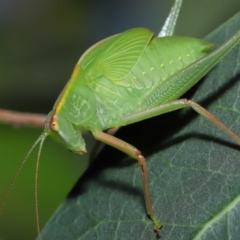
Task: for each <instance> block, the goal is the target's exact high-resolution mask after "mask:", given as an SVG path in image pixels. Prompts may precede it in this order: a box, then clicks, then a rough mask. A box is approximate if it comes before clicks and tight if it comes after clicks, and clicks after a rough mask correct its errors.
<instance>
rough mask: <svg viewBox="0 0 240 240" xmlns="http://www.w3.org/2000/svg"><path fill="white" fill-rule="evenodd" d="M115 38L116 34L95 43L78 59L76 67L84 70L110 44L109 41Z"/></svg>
mask: <svg viewBox="0 0 240 240" xmlns="http://www.w3.org/2000/svg"><path fill="white" fill-rule="evenodd" d="M117 36H118V34H116V35H113V36H110V37H108V38H105V39H103V40H101V41H100V42H97V43H95V44H94V45H93V46H91V47H90V48H89V49H88V50H87V51H86V52H85V53H84V54H83V55H82V56H81V57H80V59H79V60H78V63H77V65H80V66H81V68H82V69H85V68H86V67H87V66H88V65H89V64H90V63H91V62H92V61H93V60H94V59H95V58H96V57H97V56H98V55H99V54H101V53H102V52H103V51H104V50H105V49H106V48H107V47H108V46H109V44H111V40H113V39H114V38H115V37H117Z"/></svg>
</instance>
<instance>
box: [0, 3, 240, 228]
mask: <svg viewBox="0 0 240 240" xmlns="http://www.w3.org/2000/svg"><path fill="white" fill-rule="evenodd" d="M180 6H181V1H176V5H175V8H173V9H172V12H171V14H170V15H169V17H168V20H167V21H166V24H165V25H164V28H163V30H162V31H161V33H160V35H159V36H161V37H159V38H154V37H153V34H152V32H151V31H149V30H147V29H143V28H137V29H131V30H128V31H126V32H123V33H121V34H118V35H114V36H112V37H109V38H107V39H104V40H103V41H101V42H99V43H97V44H95V45H94V46H92V47H91V48H90V49H89V50H87V51H86V52H85V53H84V54H83V56H82V57H81V58H80V60H79V61H78V63H77V65H76V67H75V69H74V72H73V74H72V76H71V79H70V80H69V82H68V83H67V85H66V87H65V88H64V90H63V91H62V93H61V95H60V96H59V98H58V100H57V101H56V103H55V105H54V107H53V110H52V111H51V112H50V113H49V115H48V117H47V120H46V123H45V129H44V132H43V134H42V135H41V136H40V137H39V138H38V140H37V141H36V142H35V144H34V145H33V147H32V148H31V150H30V151H29V153H28V154H27V157H28V156H29V154H30V153H31V151H32V149H33V148H34V147H35V146H36V145H37V144H38V143H39V142H40V150H39V154H38V161H39V157H40V151H41V148H42V144H43V141H44V139H45V138H46V136H48V135H51V136H52V137H53V138H55V139H56V140H58V141H60V142H62V143H63V144H64V145H66V147H67V148H68V149H70V150H71V151H73V152H76V153H80V154H84V153H85V152H86V148H85V144H84V140H83V138H82V136H81V133H80V131H81V130H88V131H90V132H92V134H93V136H94V137H95V138H96V139H97V140H100V141H101V142H104V143H106V144H108V145H111V146H113V147H115V148H117V149H119V150H121V151H123V152H125V153H126V154H128V155H129V156H131V157H133V158H134V159H136V160H137V161H138V162H139V164H140V169H141V174H142V181H143V188H144V198H145V203H146V208H147V213H148V215H149V216H150V218H151V219H152V220H153V223H154V228H155V230H156V231H158V230H159V229H160V228H161V224H160V222H159V221H158V220H157V217H156V216H155V214H154V212H153V209H152V204H151V201H150V194H149V187H148V180H147V166H146V161H145V158H144V156H143V155H142V154H141V152H140V151H139V150H138V149H136V148H135V147H133V146H132V145H130V144H128V143H126V142H124V141H122V140H120V139H117V138H115V137H113V136H110V135H108V134H106V133H104V132H103V131H104V130H107V129H109V128H113V127H120V126H124V125H128V124H131V123H134V122H137V121H141V120H144V119H147V118H151V117H154V116H156V115H161V114H164V113H167V112H170V111H174V110H177V109H181V108H184V107H187V106H190V107H192V108H193V109H194V110H195V111H197V112H198V113H199V114H201V115H202V116H204V117H206V118H207V119H208V120H210V121H212V122H213V123H214V124H215V125H217V126H218V127H219V128H221V129H222V130H223V131H224V132H225V133H227V134H228V135H229V136H230V137H231V138H233V139H234V140H235V141H236V142H237V143H238V144H240V138H239V137H237V136H236V135H235V134H234V133H233V132H232V131H231V130H229V129H228V128H227V127H226V126H225V125H223V124H222V123H221V122H220V121H219V120H218V119H216V118H215V117H214V116H213V115H211V114H210V113H209V112H208V111H207V110H205V109H203V108H202V107H200V106H199V105H198V104H196V103H195V102H192V101H190V100H186V99H178V98H179V97H181V96H182V95H183V94H184V93H185V92H186V91H187V90H188V89H190V88H191V87H192V86H193V85H194V84H196V83H197V82H198V81H199V80H200V79H201V77H202V76H204V75H205V74H206V73H207V72H208V71H209V70H211V68H212V67H214V66H215V64H216V63H217V62H218V61H219V60H220V59H221V58H222V57H223V56H224V55H225V54H226V53H227V52H228V51H230V50H231V48H232V47H234V46H235V45H236V44H238V42H239V40H240V32H238V33H236V34H235V35H234V36H233V37H232V38H231V39H230V40H229V41H227V42H226V43H225V44H223V45H222V46H221V47H220V48H218V49H217V50H215V51H213V52H211V53H208V52H209V51H210V48H211V46H212V44H209V43H206V42H204V41H202V40H199V39H193V38H185V37H171V35H172V34H173V31H174V27H175V23H176V19H177V15H178V10H179V9H180ZM166 36H169V37H166ZM177 99H178V100H177ZM126 100H127V101H126ZM116 106H117V110H118V112H116ZM24 162H25V160H24ZM16 176H17V175H16ZM14 181H15V178H14ZM36 194H37V192H36ZM7 195H8V194H7ZM36 199H37V197H36ZM4 202H5V201H4ZM36 206H37V204H36ZM37 221H38V213H37ZM38 228H39V223H38ZM39 231H40V230H39Z"/></svg>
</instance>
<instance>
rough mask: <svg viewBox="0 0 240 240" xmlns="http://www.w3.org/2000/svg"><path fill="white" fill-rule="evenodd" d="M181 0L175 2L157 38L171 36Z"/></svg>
mask: <svg viewBox="0 0 240 240" xmlns="http://www.w3.org/2000/svg"><path fill="white" fill-rule="evenodd" d="M182 1H183V0H175V1H174V3H173V6H172V8H171V11H170V13H169V15H168V17H167V19H166V21H165V23H164V25H163V27H162V29H161V31H160V32H159V34H158V37H166V36H173V35H174V31H175V27H176V24H177V20H178V15H179V12H180V10H181V6H182Z"/></svg>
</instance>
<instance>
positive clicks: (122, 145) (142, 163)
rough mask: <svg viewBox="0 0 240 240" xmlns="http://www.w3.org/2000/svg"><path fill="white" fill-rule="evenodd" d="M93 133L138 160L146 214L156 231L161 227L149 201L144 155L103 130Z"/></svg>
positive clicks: (98, 138) (100, 139) (97, 137)
mask: <svg viewBox="0 0 240 240" xmlns="http://www.w3.org/2000/svg"><path fill="white" fill-rule="evenodd" d="M93 135H94V137H95V138H96V139H97V140H99V141H101V142H103V143H105V144H108V145H110V146H112V147H114V148H116V149H118V150H120V151H122V152H124V153H126V154H127V155H129V156H130V157H132V158H134V159H136V160H137V161H138V163H139V166H140V172H141V177H142V183H143V190H144V200H145V204H146V210H147V214H148V215H149V217H150V218H151V219H152V221H153V224H154V230H155V231H156V232H158V231H159V230H160V228H161V223H160V222H159V221H158V219H157V217H156V216H155V214H154V211H153V208H152V203H151V199H150V193H149V185H148V171H147V163H146V159H145V157H144V156H143V155H142V154H141V152H140V151H139V150H138V149H137V148H135V147H134V146H132V145H130V144H129V143H127V142H125V141H123V140H121V139H118V138H116V137H114V136H111V135H108V134H106V133H104V132H95V133H93Z"/></svg>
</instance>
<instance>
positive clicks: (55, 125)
mask: <svg viewBox="0 0 240 240" xmlns="http://www.w3.org/2000/svg"><path fill="white" fill-rule="evenodd" d="M49 128H50V129H51V130H52V131H53V132H58V130H59V126H58V122H57V119H56V118H54V117H52V118H51V121H50V123H49Z"/></svg>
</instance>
